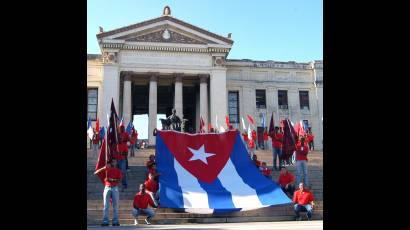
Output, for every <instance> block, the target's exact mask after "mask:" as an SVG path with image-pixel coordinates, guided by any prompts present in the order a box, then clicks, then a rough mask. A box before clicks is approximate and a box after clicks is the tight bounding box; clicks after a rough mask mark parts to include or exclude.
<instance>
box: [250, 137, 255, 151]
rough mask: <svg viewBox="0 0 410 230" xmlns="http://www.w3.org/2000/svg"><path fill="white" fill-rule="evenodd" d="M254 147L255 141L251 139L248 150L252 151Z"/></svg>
mask: <svg viewBox="0 0 410 230" xmlns="http://www.w3.org/2000/svg"><path fill="white" fill-rule="evenodd" d="M254 147H255V141H254V140H253V139H252V140H249V148H251V149H253V148H254Z"/></svg>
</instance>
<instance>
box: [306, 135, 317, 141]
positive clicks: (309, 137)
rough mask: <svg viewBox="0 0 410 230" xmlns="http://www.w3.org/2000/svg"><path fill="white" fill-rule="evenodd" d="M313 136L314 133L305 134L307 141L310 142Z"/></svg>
mask: <svg viewBox="0 0 410 230" xmlns="http://www.w3.org/2000/svg"><path fill="white" fill-rule="evenodd" d="M314 138H315V136H314V135H312V134H307V135H306V139H307V143H310V142H312V141H313V139H314Z"/></svg>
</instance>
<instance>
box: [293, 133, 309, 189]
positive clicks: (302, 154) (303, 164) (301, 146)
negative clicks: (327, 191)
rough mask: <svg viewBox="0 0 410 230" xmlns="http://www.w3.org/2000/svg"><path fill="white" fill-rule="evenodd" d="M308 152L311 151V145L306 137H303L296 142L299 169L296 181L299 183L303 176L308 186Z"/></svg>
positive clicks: (297, 167) (297, 166)
mask: <svg viewBox="0 0 410 230" xmlns="http://www.w3.org/2000/svg"><path fill="white" fill-rule="evenodd" d="M308 152H309V147H308V146H307V144H306V143H305V138H304V137H301V138H300V142H299V143H297V144H296V169H297V175H296V183H297V184H299V183H300V182H301V179H302V176H303V179H304V182H305V185H306V186H309V178H308V165H307V162H308V158H307V154H308ZM302 174H303V175H302Z"/></svg>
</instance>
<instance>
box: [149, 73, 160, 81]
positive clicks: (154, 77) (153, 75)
mask: <svg viewBox="0 0 410 230" xmlns="http://www.w3.org/2000/svg"><path fill="white" fill-rule="evenodd" d="M149 75H150V78H149V80H150V81H158V77H159V73H158V72H151V73H149Z"/></svg>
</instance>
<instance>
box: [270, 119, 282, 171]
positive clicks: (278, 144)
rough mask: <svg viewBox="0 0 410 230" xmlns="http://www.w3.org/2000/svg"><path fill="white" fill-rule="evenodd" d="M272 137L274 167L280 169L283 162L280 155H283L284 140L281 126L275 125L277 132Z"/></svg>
mask: <svg viewBox="0 0 410 230" xmlns="http://www.w3.org/2000/svg"><path fill="white" fill-rule="evenodd" d="M271 138H272V148H273V150H272V153H273V168H274V169H275V170H276V171H279V170H280V169H281V167H282V162H281V160H280V156H281V155H282V142H283V134H282V133H280V132H279V127H277V126H276V127H275V132H274V133H273V134H272V136H271ZM276 162H278V167H276Z"/></svg>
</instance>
